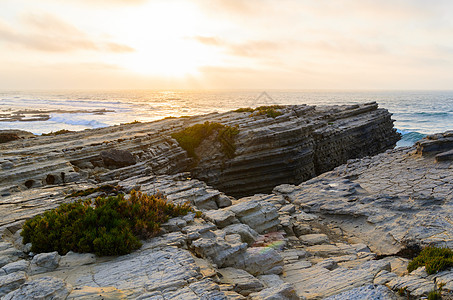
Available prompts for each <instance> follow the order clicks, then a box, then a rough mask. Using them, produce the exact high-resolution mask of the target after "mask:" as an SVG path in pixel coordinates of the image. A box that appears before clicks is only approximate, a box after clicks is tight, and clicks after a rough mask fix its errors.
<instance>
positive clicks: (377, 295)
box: [325, 284, 397, 300]
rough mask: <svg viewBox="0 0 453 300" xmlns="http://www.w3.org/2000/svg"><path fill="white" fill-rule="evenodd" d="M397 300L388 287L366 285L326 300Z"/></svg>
mask: <svg viewBox="0 0 453 300" xmlns="http://www.w3.org/2000/svg"><path fill="white" fill-rule="evenodd" d="M344 299H348V300H396V299H397V297H396V296H395V294H394V293H392V292H391V291H390V290H389V289H388V288H387V287H386V286H383V285H371V284H370V285H365V286H362V287H358V288H355V289H352V290H349V291H346V292H343V293H341V294H338V295H335V296H330V297H327V298H325V300H344Z"/></svg>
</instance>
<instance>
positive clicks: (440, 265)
mask: <svg viewBox="0 0 453 300" xmlns="http://www.w3.org/2000/svg"><path fill="white" fill-rule="evenodd" d="M423 266H425V268H426V273H428V274H429V275H431V274H435V273H437V272H440V271H443V270H445V269H447V268H449V267H453V251H452V250H451V249H448V248H437V247H426V248H425V249H423V250H422V251H421V252H420V254H419V255H418V256H417V257H416V258H414V260H412V261H411V262H410V263H409V265H408V266H407V270H408V271H409V272H412V271H413V270H415V269H417V268H418V267H423Z"/></svg>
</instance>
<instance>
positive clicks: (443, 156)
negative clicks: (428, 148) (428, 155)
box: [436, 150, 453, 162]
mask: <svg viewBox="0 0 453 300" xmlns="http://www.w3.org/2000/svg"><path fill="white" fill-rule="evenodd" d="M452 160H453V150H450V151H446V152H442V153H439V154H437V155H436V162H441V161H452Z"/></svg>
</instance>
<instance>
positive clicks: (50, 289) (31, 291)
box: [2, 276, 72, 300]
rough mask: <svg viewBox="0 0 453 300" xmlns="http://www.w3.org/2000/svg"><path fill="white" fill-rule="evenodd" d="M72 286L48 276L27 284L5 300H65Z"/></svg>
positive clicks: (8, 295) (4, 299)
mask: <svg viewBox="0 0 453 300" xmlns="http://www.w3.org/2000/svg"><path fill="white" fill-rule="evenodd" d="M71 290H72V286H71V285H69V284H67V283H66V282H64V281H63V280H62V279H58V278H54V277H50V276H46V277H41V278H38V279H34V280H31V281H28V282H26V283H25V284H23V285H22V286H21V287H20V288H18V289H17V290H15V291H13V292H11V293H9V294H7V295H6V296H5V297H4V298H2V299H3V300H19V299H55V300H64V299H66V297H67V296H68V295H69V293H70V292H71Z"/></svg>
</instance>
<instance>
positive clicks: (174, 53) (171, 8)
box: [119, 2, 217, 77]
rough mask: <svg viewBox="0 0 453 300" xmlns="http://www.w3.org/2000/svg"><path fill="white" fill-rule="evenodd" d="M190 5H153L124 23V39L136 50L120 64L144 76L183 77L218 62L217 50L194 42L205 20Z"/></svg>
mask: <svg viewBox="0 0 453 300" xmlns="http://www.w3.org/2000/svg"><path fill="white" fill-rule="evenodd" d="M198 15H199V12H198V11H197V9H196V7H194V6H191V5H189V3H187V2H186V3H185V4H184V3H180V4H178V5H175V4H174V3H173V5H172V3H168V2H160V3H156V2H154V3H150V4H149V5H147V6H145V7H143V8H141V9H140V13H139V16H137V15H136V14H134V16H133V18H130V19H128V20H127V22H125V24H126V25H125V26H126V27H127V28H126V31H125V32H124V33H123V34H127V36H125V37H124V40H127V41H128V42H127V44H129V45H131V46H132V47H134V48H135V49H136V51H135V52H133V53H130V54H128V55H125V57H124V59H123V60H122V61H121V62H119V63H120V64H121V65H122V66H123V67H124V68H126V69H129V70H131V71H133V72H137V73H141V74H144V75H158V76H167V77H184V76H187V75H196V74H197V69H198V68H199V67H201V66H203V65H206V64H209V63H215V62H216V59H217V55H216V53H215V49H212V47H207V46H206V45H202V44H200V43H198V42H197V41H195V40H194V39H193V38H192V37H194V36H196V35H197V34H198V32H199V28H201V27H202V24H201V23H200V22H202V20H201V19H200V18H199V17H197V16H198Z"/></svg>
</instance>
